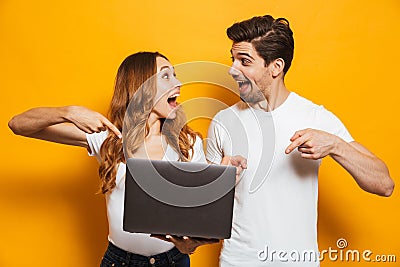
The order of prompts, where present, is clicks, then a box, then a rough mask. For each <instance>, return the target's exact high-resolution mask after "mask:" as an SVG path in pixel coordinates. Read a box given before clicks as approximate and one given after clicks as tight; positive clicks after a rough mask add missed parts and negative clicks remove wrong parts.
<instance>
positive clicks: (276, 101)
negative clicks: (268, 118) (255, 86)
mask: <svg viewBox="0 0 400 267" xmlns="http://www.w3.org/2000/svg"><path fill="white" fill-rule="evenodd" d="M289 94H290V91H289V90H288V89H287V88H286V86H285V84H284V83H283V81H279V82H278V83H276V84H274V83H273V84H271V87H270V88H268V89H267V90H265V94H264V96H265V99H266V100H267V103H265V102H264V101H263V102H260V103H258V104H256V108H259V109H263V110H265V111H267V112H270V111H273V110H275V109H276V108H278V107H279V106H280V105H282V104H283V103H284V102H285V100H286V99H287V98H288V96H289Z"/></svg>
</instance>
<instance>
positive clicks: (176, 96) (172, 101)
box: [167, 93, 179, 108]
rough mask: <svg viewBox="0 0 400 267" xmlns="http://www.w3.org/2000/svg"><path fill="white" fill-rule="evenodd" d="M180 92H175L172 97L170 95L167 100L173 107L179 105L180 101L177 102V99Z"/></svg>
mask: <svg viewBox="0 0 400 267" xmlns="http://www.w3.org/2000/svg"><path fill="white" fill-rule="evenodd" d="M178 96H179V93H176V94H173V95H171V96H170V97H168V99H167V101H168V104H169V105H170V106H171V107H172V108H176V106H177V105H178V103H177V102H176V99H177V98H178Z"/></svg>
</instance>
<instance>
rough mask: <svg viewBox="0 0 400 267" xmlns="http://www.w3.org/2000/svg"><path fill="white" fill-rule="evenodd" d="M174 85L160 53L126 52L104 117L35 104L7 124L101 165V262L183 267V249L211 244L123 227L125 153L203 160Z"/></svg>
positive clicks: (186, 259) (185, 261)
mask: <svg viewBox="0 0 400 267" xmlns="http://www.w3.org/2000/svg"><path fill="white" fill-rule="evenodd" d="M180 87H181V83H180V82H179V81H178V80H177V79H176V77H175V72H174V68H173V67H172V65H171V63H170V62H169V61H168V60H167V58H166V57H165V56H163V55H161V54H160V53H157V52H155V53H152V52H140V53H136V54H133V55H130V56H128V57H127V58H126V59H125V60H124V61H123V62H122V64H121V66H120V67H119V69H118V73H117V77H116V81H115V89H114V94H113V98H112V100H111V106H110V111H109V117H110V121H109V120H108V119H106V118H105V117H103V116H102V115H101V114H99V113H97V112H93V111H91V110H88V109H86V108H84V107H78V106H69V107H59V108H34V109H31V110H28V111H26V112H24V113H22V114H20V115H17V116H15V117H14V118H12V120H11V121H10V122H9V127H10V128H11V129H12V130H13V132H14V133H15V134H19V135H23V136H27V137H33V138H38V139H43V140H47V141H52V142H57V143H62V144H68V145H75V146H81V147H85V148H86V149H88V151H89V154H90V155H93V156H95V157H96V158H97V159H98V161H99V162H100V167H99V175H100V179H101V189H100V190H101V192H102V193H103V194H105V197H106V200H107V201H106V203H107V215H108V222H109V237H108V239H109V246H108V248H107V251H106V253H105V255H104V257H103V260H102V262H101V266H148V264H151V266H153V265H154V264H155V266H176V267H178V266H189V265H190V260H189V256H188V255H187V254H189V253H192V252H193V251H194V250H195V249H196V247H197V246H199V245H202V244H206V243H212V241H199V240H195V239H191V238H186V237H185V238H177V237H171V236H167V238H168V241H165V240H167V239H165V240H161V239H159V238H154V237H150V235H148V234H138V233H128V232H124V231H123V230H122V217H123V209H122V208H121V207H123V199H124V198H123V194H124V186H125V169H126V167H125V155H127V157H141V158H150V159H163V160H180V161H199V162H206V160H205V156H204V152H203V149H202V143H201V139H200V138H199V137H198V135H197V134H196V133H195V132H194V131H193V130H192V129H190V128H189V127H188V126H187V125H186V124H185V118H184V114H183V111H182V110H181V109H180V108H179V106H178V105H177V102H176V97H177V96H179V93H180ZM125 114H127V115H126V116H125ZM123 126H124V146H125V149H123V145H122V138H121V137H122V135H121V132H120V131H121V130H122V128H123ZM164 148H165V149H164ZM124 150H125V155H124ZM162 239H164V238H162ZM149 266H150V265H149Z"/></svg>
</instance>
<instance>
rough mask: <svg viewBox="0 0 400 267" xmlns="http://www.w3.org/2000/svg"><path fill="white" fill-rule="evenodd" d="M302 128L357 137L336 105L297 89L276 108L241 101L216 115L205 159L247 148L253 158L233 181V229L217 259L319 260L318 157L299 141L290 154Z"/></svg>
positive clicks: (235, 262) (249, 262) (262, 262)
mask: <svg viewBox="0 0 400 267" xmlns="http://www.w3.org/2000/svg"><path fill="white" fill-rule="evenodd" d="M305 128H313V129H318V130H323V131H326V132H328V133H331V134H334V135H337V136H339V137H340V138H342V139H343V140H344V141H346V142H351V141H353V138H352V137H351V136H350V134H349V132H348V131H347V129H346V128H345V126H344V125H343V124H342V123H341V121H340V120H339V119H338V118H337V117H336V116H335V115H334V114H333V113H331V112H329V111H327V110H326V109H325V108H324V107H323V106H318V105H316V104H314V103H312V102H311V101H309V100H307V99H305V98H303V97H300V96H299V95H297V94H296V93H293V92H292V93H290V94H289V96H288V98H287V99H286V100H285V102H284V103H283V104H282V105H280V106H279V107H278V108H276V109H275V110H273V111H272V112H265V111H262V110H256V109H253V108H246V109H241V108H240V107H239V105H238V104H236V105H234V106H232V107H230V108H227V109H225V110H222V111H220V112H219V113H218V114H217V115H216V116H215V117H214V119H213V121H212V122H211V125H210V128H209V132H208V142H207V160H209V161H211V162H214V163H220V161H221V159H222V157H223V156H224V155H242V156H244V157H245V158H247V162H248V168H247V170H245V171H244V173H243V175H242V179H241V180H240V182H239V183H238V184H237V186H236V188H235V202H234V215H233V223H232V236H231V238H230V239H227V240H224V245H223V248H222V251H221V255H220V266H224V267H225V266H238V267H239V266H240V267H246V266H249V267H250V266H251V267H254V266H274V267H280V266H293V265H294V266H306V267H309V266H310V267H311V266H318V265H319V262H318V245H317V201H318V168H319V165H320V160H309V159H303V158H302V157H301V156H300V152H298V151H297V149H296V150H294V151H293V152H292V153H290V154H289V155H287V154H285V149H286V148H287V146H289V144H290V143H291V141H290V138H291V137H292V136H293V135H294V133H295V132H296V131H298V130H302V129H305ZM313 253H314V254H313ZM310 255H311V256H310ZM304 256H305V258H306V260H304ZM310 257H311V260H309V258H310Z"/></svg>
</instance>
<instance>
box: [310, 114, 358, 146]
mask: <svg viewBox="0 0 400 267" xmlns="http://www.w3.org/2000/svg"><path fill="white" fill-rule="evenodd" d="M317 118H318V122H317V123H318V125H319V126H320V129H321V130H323V131H326V132H328V133H331V134H334V135H336V136H339V137H340V138H342V139H343V140H344V141H346V142H352V141H354V139H353V137H352V136H351V134H350V133H349V131H348V130H347V128H346V126H344V124H343V123H342V122H341V121H340V119H339V118H338V117H336V115H335V114H333V113H332V112H331V111H329V110H327V109H325V108H324V107H323V106H319V110H318V116H317Z"/></svg>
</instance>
